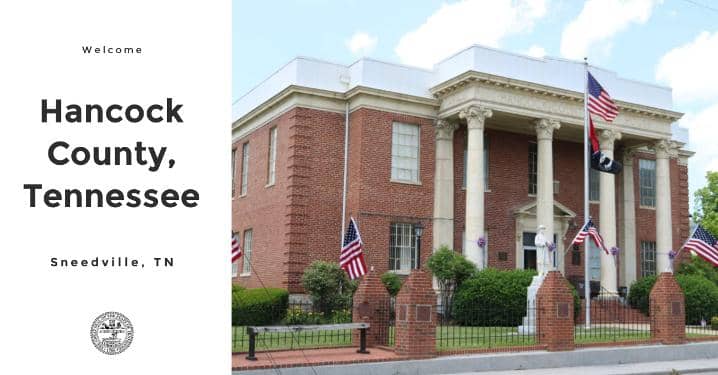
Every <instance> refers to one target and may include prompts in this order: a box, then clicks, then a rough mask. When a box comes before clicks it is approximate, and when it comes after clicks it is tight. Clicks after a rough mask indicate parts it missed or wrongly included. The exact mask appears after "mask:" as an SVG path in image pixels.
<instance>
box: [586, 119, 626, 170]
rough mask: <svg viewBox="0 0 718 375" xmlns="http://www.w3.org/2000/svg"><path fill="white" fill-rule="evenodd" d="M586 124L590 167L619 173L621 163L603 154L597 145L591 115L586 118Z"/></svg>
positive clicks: (621, 166)
mask: <svg viewBox="0 0 718 375" xmlns="http://www.w3.org/2000/svg"><path fill="white" fill-rule="evenodd" d="M588 124H589V132H590V134H589V135H590V138H591V168H593V169H595V170H597V171H600V172H606V173H611V174H619V173H621V170H622V169H623V165H622V164H621V163H619V162H618V161H616V160H612V159H611V158H609V157H608V156H606V155H604V154H603V152H601V149H600V148H599V147H598V137H597V136H596V129H595V128H594V127H593V119H591V117H589V118H588Z"/></svg>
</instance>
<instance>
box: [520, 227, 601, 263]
mask: <svg viewBox="0 0 718 375" xmlns="http://www.w3.org/2000/svg"><path fill="white" fill-rule="evenodd" d="M535 239H536V233H534V232H524V233H523V246H524V269H525V270H535V269H536V243H535V242H534V240H535ZM553 243H556V234H555V233H554V235H553ZM599 261H600V258H599ZM556 262H557V259H556V257H553V266H554V267H557V265H556Z"/></svg>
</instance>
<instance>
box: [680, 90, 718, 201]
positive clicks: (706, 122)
mask: <svg viewBox="0 0 718 375" xmlns="http://www.w3.org/2000/svg"><path fill="white" fill-rule="evenodd" d="M717 121H718V101H716V102H714V104H713V105H711V106H708V107H707V108H704V109H703V110H700V111H697V112H689V113H686V114H685V116H683V118H682V119H681V120H680V124H681V126H683V127H687V128H688V131H689V133H688V137H689V139H688V147H687V148H688V149H689V150H692V151H696V154H695V155H694V156H693V157H692V158H691V159H690V164H689V166H688V171H689V172H688V173H689V175H690V176H689V181H688V183H689V186H690V188H691V196H692V192H693V191H695V190H696V189H697V188H700V187H701V186H704V185H705V175H706V172H707V171H718V148H716V147H715V140H716V139H718V126H716V122H717Z"/></svg>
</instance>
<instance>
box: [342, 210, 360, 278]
mask: <svg viewBox="0 0 718 375" xmlns="http://www.w3.org/2000/svg"><path fill="white" fill-rule="evenodd" d="M363 247H364V243H362V242H361V236H360V235H359V229H358V228H357V225H356V223H355V222H354V218H351V219H350V220H349V228H348V229H347V231H346V233H344V242H343V244H342V252H341V255H339V266H340V267H341V268H342V269H343V270H344V271H347V273H348V274H349V278H350V279H352V280H354V279H356V278H358V277H361V276H363V275H364V274H366V263H364V254H363V253H362V248H363Z"/></svg>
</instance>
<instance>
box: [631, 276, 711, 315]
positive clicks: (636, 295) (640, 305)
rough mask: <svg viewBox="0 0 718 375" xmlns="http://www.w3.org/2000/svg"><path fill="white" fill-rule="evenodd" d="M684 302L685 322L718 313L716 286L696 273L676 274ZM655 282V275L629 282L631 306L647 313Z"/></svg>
mask: <svg viewBox="0 0 718 375" xmlns="http://www.w3.org/2000/svg"><path fill="white" fill-rule="evenodd" d="M676 281H677V282H678V285H680V287H681V289H682V290H683V294H684V295H685V302H686V324H699V323H700V321H701V319H705V318H707V317H711V316H715V315H718V286H716V285H715V284H713V282H711V281H710V280H708V279H706V278H705V277H703V276H698V275H676ZM655 283H656V277H655V276H648V277H644V278H642V279H639V280H636V281H635V282H634V283H633V284H631V289H630V293H629V295H628V301H629V303H630V304H631V306H632V307H634V308H637V309H639V310H641V311H642V312H643V313H645V314H647V313H648V312H649V296H650V293H651V288H653V285H654V284H655Z"/></svg>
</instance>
